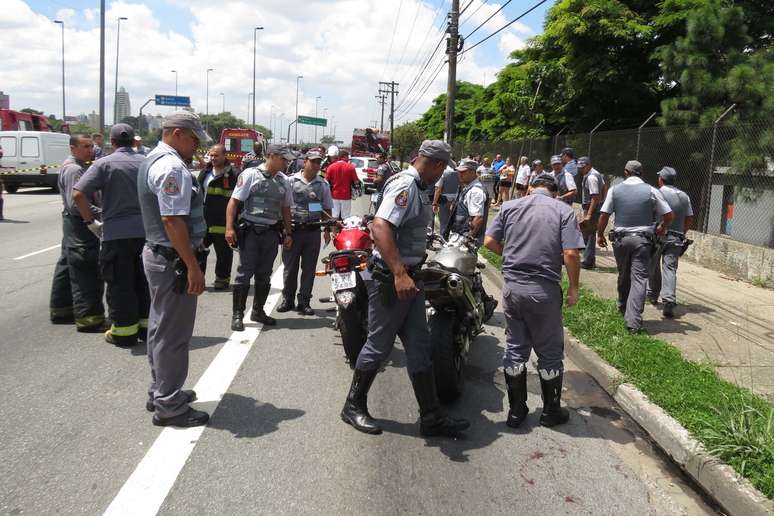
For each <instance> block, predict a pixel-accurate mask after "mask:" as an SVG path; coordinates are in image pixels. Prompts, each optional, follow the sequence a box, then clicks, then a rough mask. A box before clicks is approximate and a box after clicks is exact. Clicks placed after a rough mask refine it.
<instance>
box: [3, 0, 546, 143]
mask: <svg viewBox="0 0 774 516" xmlns="http://www.w3.org/2000/svg"><path fill="white" fill-rule="evenodd" d="M505 1H506V0H501V1H500V3H497V2H494V1H491V0H489V1H483V0H460V4H461V6H462V7H465V6H466V5H467V4H468V2H470V5H469V7H468V8H467V10H466V11H465V12H464V13H463V14H462V16H461V18H460V19H461V22H462V24H461V28H460V33H461V34H462V35H463V36H466V35H469V34H470V33H471V32H472V31H473V29H475V28H476V27H477V26H478V25H480V24H481V23H483V22H484V20H486V18H488V17H489V16H490V15H491V14H492V13H494V12H495V11H496V10H497V9H499V8H500V7H501V5H502V4H503V3H504V2H505ZM535 3H536V2H535V0H515V1H514V0H512V1H511V2H510V3H509V4H508V5H507V6H506V7H505V8H504V9H503V10H502V11H501V12H500V13H498V14H496V15H495V16H494V17H493V18H492V19H491V20H490V21H489V22H488V23H486V24H485V25H483V26H482V27H481V28H479V29H478V30H477V31H476V32H475V33H473V34H471V35H470V37H469V38H466V43H465V46H466V48H469V47H471V46H472V45H474V44H475V43H477V42H478V41H480V40H481V39H483V38H485V37H486V36H489V35H490V34H491V33H493V32H494V31H496V30H497V29H499V28H500V27H502V26H503V25H505V24H506V23H507V22H510V21H511V20H513V19H515V18H516V17H518V16H519V15H520V14H522V13H523V12H524V11H525V10H527V9H529V8H530V7H532V6H533V5H534V4H535ZM552 3H553V1H548V2H546V3H544V4H543V5H541V6H539V7H538V8H537V9H535V10H534V11H533V12H532V13H530V14H528V15H527V16H525V17H523V18H522V19H520V20H519V21H517V22H516V23H514V24H513V25H511V26H510V27H509V28H507V29H506V30H504V31H502V32H500V33H499V34H497V35H496V36H494V37H492V38H490V39H489V40H487V41H486V42H485V43H483V44H481V45H479V46H477V47H476V48H475V49H473V50H471V51H470V52H467V53H466V54H464V57H463V58H461V61H460V62H459V64H458V68H457V78H458V80H466V81H470V82H474V83H479V84H491V83H492V82H493V81H494V80H495V74H496V73H497V71H498V70H499V69H501V68H502V67H503V66H504V65H505V64H506V63H507V62H508V55H509V54H510V52H511V51H513V50H515V49H517V48H520V47H521V46H523V45H524V44H525V41H526V40H527V39H528V38H530V37H533V36H535V35H537V34H539V33H540V32H541V30H542V25H543V19H544V17H545V12H546V10H547V9H548V8H549V7H550V5H551V4H552ZM450 6H451V0H303V1H299V0H221V1H216V2H213V1H212V0H134V1H132V0H116V1H111V0H107V1H106V9H107V12H106V18H105V19H106V31H105V47H106V50H105V76H106V77H105V91H106V94H105V116H106V123H111V122H112V114H113V90H114V88H115V63H116V27H117V19H118V18H119V17H121V16H124V17H126V18H128V19H127V20H126V21H122V22H121V33H120V52H119V79H118V86H119V87H120V86H123V87H124V88H126V90H127V91H128V92H129V95H130V99H131V103H132V106H131V107H132V114H133V115H135V116H136V115H137V114H138V111H139V108H140V106H141V105H142V104H143V103H144V102H145V101H146V100H148V99H149V98H152V97H153V96H154V95H156V94H167V95H173V94H174V93H175V76H176V75H177V79H178V86H177V87H178V94H179V95H184V96H190V98H191V104H192V106H193V107H194V109H195V110H196V111H197V112H201V113H204V112H206V111H208V112H209V113H217V112H220V111H221V110H223V108H224V104H225V110H226V111H230V112H232V113H233V114H234V115H236V116H237V117H239V118H241V119H243V120H246V119H247V116H248V111H249V110H248V108H249V104H248V102H249V101H250V98H249V95H250V93H251V92H252V81H253V33H254V31H253V28H254V27H256V26H262V27H263V30H261V31H258V32H257V67H256V68H257V72H256V89H255V91H256V97H257V99H256V104H255V111H256V123H258V124H262V125H264V126H267V127H268V126H271V127H272V128H273V129H274V130H275V131H279V130H280V127H281V128H282V132H283V134H286V127H287V124H288V121H290V120H293V119H294V116H295V102H296V84H297V79H296V78H297V76H299V75H300V76H303V78H302V79H300V80H298V84H299V99H298V104H299V108H298V113H299V115H309V116H315V114H317V116H319V117H323V116H324V117H325V118H327V119H328V128H327V129H326V130H325V132H326V134H331V133H332V132H333V129H334V124H335V129H336V137H337V138H339V139H342V140H344V141H348V140H349V138H350V135H351V133H352V129H353V128H355V127H366V126H372V125H374V121H378V120H379V118H380V113H379V109H380V107H379V103H378V101H377V99H376V98H375V97H376V95H377V94H378V89H379V81H396V82H398V83H399V86H398V87H397V91H398V95H397V97H396V106H397V110H396V117H395V119H396V125H399V124H400V123H404V122H406V121H410V120H414V119H416V118H419V117H420V116H421V114H422V113H423V112H424V111H425V110H426V109H427V108H428V106H429V105H430V103H431V102H432V99H433V98H435V97H436V96H437V95H439V94H441V93H443V92H444V91H445V90H446V78H447V75H446V66H445V65H442V64H441V61H442V59H443V56H442V53H443V51H444V49H445V43H441V46H440V50H439V51H438V52H437V53H436V55H435V57H433V59H432V60H431V61H430V62H429V64H428V66H427V69H426V70H425V73H424V75H420V80H419V81H415V78H416V76H417V74H418V72H419V71H420V70H421V68H422V66H423V65H424V64H425V63H426V62H427V61H428V58H429V56H430V54H431V53H432V51H433V49H434V48H435V47H436V45H437V44H438V43H439V42H440V41H441V39H442V37H443V31H444V30H445V27H446V22H445V17H446V13H447V12H448V11H449V9H450ZM54 19H58V20H63V21H64V22H65V32H64V37H65V90H66V104H67V114H68V115H77V114H80V113H90V112H91V111H92V110H95V111H97V110H98V97H99V2H98V1H96V0H90V1H87V0H2V1H0V48H2V49H3V52H2V58H0V91H3V92H4V93H6V94H7V95H10V97H11V108H12V109H22V108H25V107H32V108H34V109H38V110H41V111H44V112H45V113H46V114H54V115H56V116H57V117H61V114H62V100H61V99H62V90H61V87H62V86H61V66H62V61H61V59H62V57H61V56H62V54H61V52H62V46H61V37H62V33H61V26H60V25H57V24H54V23H53V20H54ZM208 68H213V69H214V71H213V72H210V74H209V95H207V72H206V70H207V69H208ZM172 70H177V72H178V73H177V74H175V73H173V72H172ZM436 70H439V72H438V74H437V76H435V79H434V80H432V77H433V76H434V72H435V71H436ZM412 83H415V84H414V86H413V87H412ZM221 93H222V95H221ZM317 97H320V98H319V99H318V98H317ZM171 109H172V108H169V107H156V106H154V105H153V103H151V104H149V105H148V106H146V108H145V110H144V111H143V113H153V114H155V113H159V114H164V113H166V112H168V111H170V110H171ZM385 126H388V122H387V116H386V115H385ZM313 131H314V129H313V128H312V127H310V126H304V125H302V126H300V128H299V140H301V139H304V140H306V141H311V140H312V138H313ZM320 135H321V133H320V132H318V136H320ZM213 136H217V135H213Z"/></svg>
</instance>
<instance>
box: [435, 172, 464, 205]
mask: <svg viewBox="0 0 774 516" xmlns="http://www.w3.org/2000/svg"><path fill="white" fill-rule="evenodd" d="M435 186H436V188H440V189H441V195H442V196H443V197H444V198H446V200H447V201H448V202H452V201H453V200H454V199H456V198H457V192H458V191H459V188H460V174H459V172H457V171H456V170H454V169H453V168H451V167H447V168H446V170H444V171H443V174H442V175H441V177H440V179H438V182H437V183H435Z"/></svg>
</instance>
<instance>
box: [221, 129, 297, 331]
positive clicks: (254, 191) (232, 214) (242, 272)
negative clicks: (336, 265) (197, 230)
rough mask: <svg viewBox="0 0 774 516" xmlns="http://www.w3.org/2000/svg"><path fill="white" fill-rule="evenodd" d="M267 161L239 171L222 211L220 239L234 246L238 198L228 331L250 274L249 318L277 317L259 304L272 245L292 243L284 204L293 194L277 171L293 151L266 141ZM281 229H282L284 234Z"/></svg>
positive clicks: (235, 322) (236, 326)
mask: <svg viewBox="0 0 774 516" xmlns="http://www.w3.org/2000/svg"><path fill="white" fill-rule="evenodd" d="M266 153H267V159H266V161H265V162H264V163H262V164H261V165H259V166H258V167H255V168H248V169H246V170H244V171H243V172H242V173H241V174H239V178H238V179H237V185H236V188H235V189H234V192H233V194H232V195H231V200H229V202H228V208H227V210H226V241H227V242H228V243H229V245H232V246H234V245H237V231H236V228H235V224H234V221H235V220H236V218H237V217H236V216H237V209H238V206H239V203H240V202H243V203H244V207H243V209H242V213H241V214H240V216H239V217H240V221H239V226H240V235H239V250H240V253H239V267H238V268H237V275H236V278H235V279H234V289H233V290H234V299H233V316H232V319H231V329H232V330H234V331H243V330H244V329H245V326H244V323H243V321H242V319H244V314H245V305H246V303H247V294H248V292H249V291H250V278H252V277H253V276H255V293H254V296H253V310H252V312H251V313H250V320H251V321H255V322H259V323H261V324H264V325H267V326H273V325H275V324H277V320H276V319H274V318H273V317H269V316H268V315H266V313H265V312H264V309H263V305H264V304H265V303H266V298H268V297H269V291H270V290H271V284H270V280H271V271H272V267H273V266H274V259H275V258H276V257H277V249H278V246H279V245H280V244H282V243H283V241H284V245H285V248H286V249H290V247H291V246H292V244H293V237H292V236H291V235H292V234H293V229H292V226H291V214H290V208H291V207H292V206H293V192H292V190H291V188H290V184H289V183H288V179H287V178H286V177H285V174H284V173H283V172H284V171H285V169H287V168H288V163H289V162H290V160H292V159H295V155H294V154H293V153H292V152H291V151H290V149H289V148H288V147H287V145H281V144H276V143H275V144H272V145H269V147H268V148H267V151H266ZM282 228H284V238H283V232H282Z"/></svg>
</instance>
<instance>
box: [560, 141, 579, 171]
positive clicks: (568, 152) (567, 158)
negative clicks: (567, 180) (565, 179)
mask: <svg viewBox="0 0 774 516" xmlns="http://www.w3.org/2000/svg"><path fill="white" fill-rule="evenodd" d="M560 157H561V158H562V171H564V172H567V173H568V174H570V175H571V176H572V177H573V179H575V178H576V177H577V176H578V162H577V161H575V151H574V150H573V148H572V147H565V148H564V149H562V153H561V155H560Z"/></svg>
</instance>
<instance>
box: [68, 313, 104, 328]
mask: <svg viewBox="0 0 774 516" xmlns="http://www.w3.org/2000/svg"><path fill="white" fill-rule="evenodd" d="M104 322H105V316H104V315H86V316H84V317H78V318H76V319H75V325H76V326H78V327H79V328H82V327H87V326H96V325H97V324H101V323H104Z"/></svg>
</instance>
